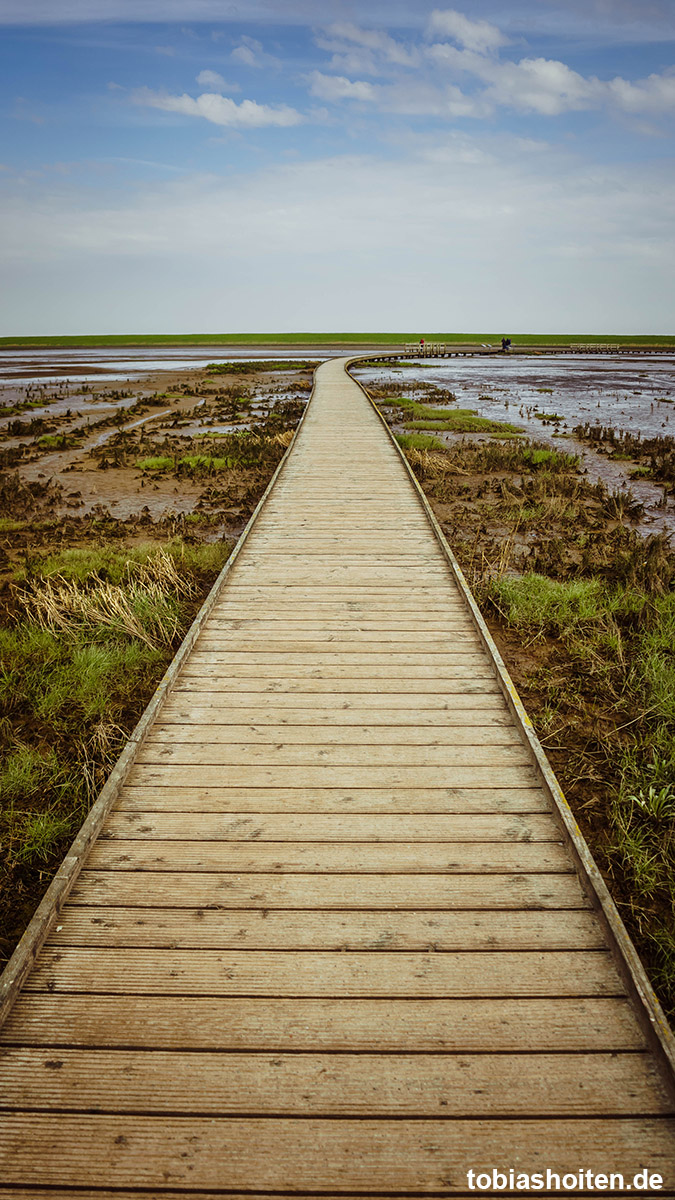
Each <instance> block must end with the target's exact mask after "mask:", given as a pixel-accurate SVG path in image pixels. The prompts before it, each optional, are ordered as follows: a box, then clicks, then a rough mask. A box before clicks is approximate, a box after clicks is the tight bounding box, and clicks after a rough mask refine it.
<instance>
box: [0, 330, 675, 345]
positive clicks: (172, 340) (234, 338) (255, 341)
mask: <svg viewBox="0 0 675 1200" xmlns="http://www.w3.org/2000/svg"><path fill="white" fill-rule="evenodd" d="M422 336H423V337H424V338H425V339H426V340H427V341H429V342H445V343H446V344H448V343H452V344H458V345H482V344H483V343H488V342H489V343H492V344H493V345H495V344H496V345H499V344H500V341H501V336H502V335H501V333H426V332H425V331H424V330H422V331H419V330H418V331H417V332H416V333H391V332H389V333H185V334H180V333H176V334H171V333H169V334H158V333H148V334H83V335H72V336H65V335H64V336H54V337H48V336H44V337H4V338H0V350H1V349H4V350H21V349H26V350H31V349H32V350H36V349H59V348H63V349H68V348H72V349H77V348H78V347H81V348H86V347H99V346H110V347H114V346H293V345H301V346H312V345H317V346H331V345H335V346H341V345H345V346H362V345H363V346H389V345H400V344H402V343H403V342H416V341H419V339H420V337H422ZM513 336H514V342H515V343H516V346H515V348H516V349H517V348H518V346H523V345H527V346H568V345H571V344H573V343H580V344H582V345H590V344H591V343H595V344H596V345H602V346H604V345H609V344H616V345H617V346H635V347H637V348H640V349H644V348H645V347H648V346H655V347H657V348H662V349H663V348H668V347H672V348H675V337H672V336H670V335H667V334H608V333H603V334H589V333H578V334H575V333H564V334H558V333H556V334H548V333H519V334H514V335H513Z"/></svg>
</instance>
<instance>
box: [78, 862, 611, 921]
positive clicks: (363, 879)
mask: <svg viewBox="0 0 675 1200" xmlns="http://www.w3.org/2000/svg"><path fill="white" fill-rule="evenodd" d="M71 899H72V901H73V903H76V904H86V905H118V906H119V905H135V906H142V907H143V906H145V907H150V908H153V907H154V908H157V907H159V908H161V907H162V906H165V905H171V906H172V907H174V908H200V907H203V908H213V909H257V908H264V909H267V910H270V909H279V908H283V909H287V910H288V909H312V908H321V909H323V910H324V911H325V910H327V909H338V910H345V909H358V910H362V909H368V910H370V909H372V910H378V909H384V910H391V909H427V910H430V911H434V912H435V911H442V910H453V911H458V910H463V909H471V910H477V909H488V910H491V911H494V910H496V909H503V910H510V911H511V912H513V911H514V910H515V911H517V910H520V909H531V910H534V911H537V910H541V909H564V910H567V909H585V908H588V907H589V905H590V901H589V900H588V899H587V898H586V896H585V895H584V893H583V891H582V889H581V885H580V883H579V880H578V878H577V876H576V875H575V874H573V873H568V874H559V875H552V874H545V873H542V874H539V875H527V874H522V875H498V874H487V875H480V874H476V875H423V874H418V875H414V874H408V875H395V874H383V875H377V874H374V875H363V874H361V875H347V876H345V875H339V874H338V875H336V874H327V873H325V872H322V873H321V874H314V875H312V874H293V873H291V872H284V873H281V872H278V873H276V874H265V873H263V872H260V873H252V874H243V873H240V874H233V873H231V872H229V871H227V870H225V871H223V870H221V871H220V872H219V873H214V872H212V873H209V872H206V871H195V872H190V870H189V869H188V867H187V866H185V867H184V869H183V870H181V871H180V874H178V875H177V874H176V873H174V872H171V871H168V870H167V871H164V872H163V871H161V870H159V869H158V870H157V871H153V872H152V873H151V874H148V875H145V874H141V873H139V872H136V871H133V870H131V871H123V870H113V871H110V870H107V871H106V870H102V871H97V870H95V869H93V868H92V867H88V868H87V869H85V870H84V871H83V872H82V874H81V875H80V876H79V878H78V881H77V883H76V884H75V887H74V888H73V891H72V893H71Z"/></svg>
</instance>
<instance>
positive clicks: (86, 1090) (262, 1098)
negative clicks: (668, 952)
mask: <svg viewBox="0 0 675 1200" xmlns="http://www.w3.org/2000/svg"><path fill="white" fill-rule="evenodd" d="M0 1062H1V1063H2V1070H3V1104H4V1105H5V1106H6V1107H11V1108H16V1109H24V1110H27V1109H29V1110H32V1111H40V1112H43V1111H49V1110H50V1109H52V1108H53V1109H57V1110H59V1111H61V1112H81V1111H82V1110H85V1111H94V1112H106V1113H128V1112H142V1113H146V1114H150V1113H158V1114H161V1113H176V1112H180V1113H182V1114H183V1115H185V1116H194V1115H197V1114H199V1113H203V1114H206V1115H209V1116H211V1115H216V1116H227V1115H230V1114H232V1115H240V1114H246V1113H251V1112H254V1113H259V1114H261V1115H263V1116H264V1115H267V1114H269V1115H283V1116H302V1117H307V1116H311V1117H321V1116H341V1117H342V1116H348V1117H349V1116H365V1117H369V1116H378V1117H394V1116H396V1117H420V1116H423V1117H436V1116H437V1115H438V1113H439V1112H440V1111H441V1110H443V1116H444V1117H446V1118H449V1117H518V1116H525V1117H545V1116H551V1117H559V1116H576V1115H583V1116H584V1117H592V1116H617V1117H618V1116H635V1115H638V1114H640V1115H643V1114H644V1115H652V1116H656V1115H658V1114H669V1113H670V1112H671V1105H670V1101H669V1097H668V1095H667V1092H666V1091H665V1089H664V1085H663V1081H662V1080H661V1078H660V1076H659V1074H658V1072H657V1070H656V1068H655V1065H654V1063H653V1062H652V1061H651V1058H650V1056H648V1055H645V1054H625V1053H624V1054H592V1055H589V1054H532V1055H522V1054H518V1055H493V1054H472V1055H467V1056H458V1055H447V1054H433V1055H428V1054H420V1055H417V1054H416V1055H408V1056H401V1055H382V1054H377V1055H374V1054H359V1055H356V1054H340V1055H327V1054H302V1053H301V1054H285V1055H284V1054H282V1055H273V1056H272V1057H270V1056H269V1054H267V1055H266V1054H264V1053H262V1054H255V1055H253V1054H240V1053H236V1052H235V1053H232V1054H229V1055H228V1056H227V1058H226V1059H225V1060H224V1059H223V1055H222V1054H214V1053H203V1052H201V1053H200V1052H196V1053H195V1052H190V1053H185V1052H183V1053H181V1052H176V1051H174V1052H171V1051H162V1050H153V1051H147V1050H146V1051H138V1050H136V1051H129V1050H117V1051H115V1050H112V1051H111V1050H70V1049H68V1050H60V1051H59V1052H58V1054H56V1055H54V1056H53V1057H49V1058H47V1057H45V1052H44V1050H43V1049H35V1048H16V1049H11V1048H7V1049H5V1050H4V1051H0Z"/></svg>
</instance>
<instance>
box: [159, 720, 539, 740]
mask: <svg viewBox="0 0 675 1200" xmlns="http://www.w3.org/2000/svg"><path fill="white" fill-rule="evenodd" d="M214 716H215V714H214ZM481 716H482V718H483V719H482V720H480V719H479V718H478V717H476V719H475V720H474V721H473V722H469V723H467V724H466V725H464V724H462V725H460V724H458V723H457V722H456V721H455V722H454V723H453V724H452V725H440V724H437V725H435V726H434V727H431V728H430V727H425V726H423V725H422V726H418V725H411V724H409V725H397V726H396V728H395V729H389V731H388V728H387V727H384V726H382V725H367V724H366V725H337V724H333V725H332V726H325V725H323V724H321V723H320V722H319V721H317V722H316V723H313V722H311V721H310V720H309V717H308V723H307V724H305V725H299V724H296V723H295V722H294V723H293V724H292V725H291V724H289V722H285V723H283V724H281V725H267V724H248V725H246V724H238V723H229V722H223V721H222V720H218V719H217V717H216V718H215V719H214V720H209V713H208V712H206V713H205V716H204V717H203V719H202V722H201V724H198V723H197V722H196V721H192V722H191V721H178V720H173V721H170V720H169V718H168V717H167V716H166V714H165V713H162V718H161V721H157V722H156V723H155V724H154V725H153V727H152V736H151V737H149V738H148V741H149V743H150V744H156V743H157V742H169V743H173V742H175V741H176V739H180V741H181V742H187V741H188V739H189V741H190V742H192V741H194V742H195V743H197V744H200V743H208V742H218V743H221V744H230V743H237V742H238V743H246V744H247V745H249V746H253V745H263V746H264V745H269V744H270V743H274V744H277V743H279V742H284V744H285V745H286V746H291V745H311V744H315V745H320V746H322V747H323V746H330V745H343V746H345V745H348V746H382V745H387V744H395V745H396V746H400V747H406V746H439V745H446V746H447V745H449V746H522V744H523V743H522V739H521V738H520V737H519V735H518V732H517V730H515V729H514V728H513V725H512V724H510V723H507V721H506V719H505V718H503V717H502V718H501V720H499V721H497V720H493V721H492V722H490V721H489V719H488V720H486V719H485V714H481ZM186 725H189V726H190V728H189V729H186V728H185V726H186Z"/></svg>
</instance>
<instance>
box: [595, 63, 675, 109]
mask: <svg viewBox="0 0 675 1200" xmlns="http://www.w3.org/2000/svg"><path fill="white" fill-rule="evenodd" d="M605 87H606V89H607V93H608V96H609V97H610V100H611V101H613V102H614V103H615V104H616V105H617V107H618V108H621V109H622V110H623V111H624V112H626V113H640V114H642V113H653V114H659V113H665V112H668V111H669V110H671V109H675V72H673V70H672V69H671V71H666V72H664V74H663V75H650V76H649V77H648V78H647V79H641V80H639V81H638V82H637V83H629V82H628V80H627V79H621V77H620V76H617V78H616V79H612V80H610V81H609V83H607V84H606V85H605Z"/></svg>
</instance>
